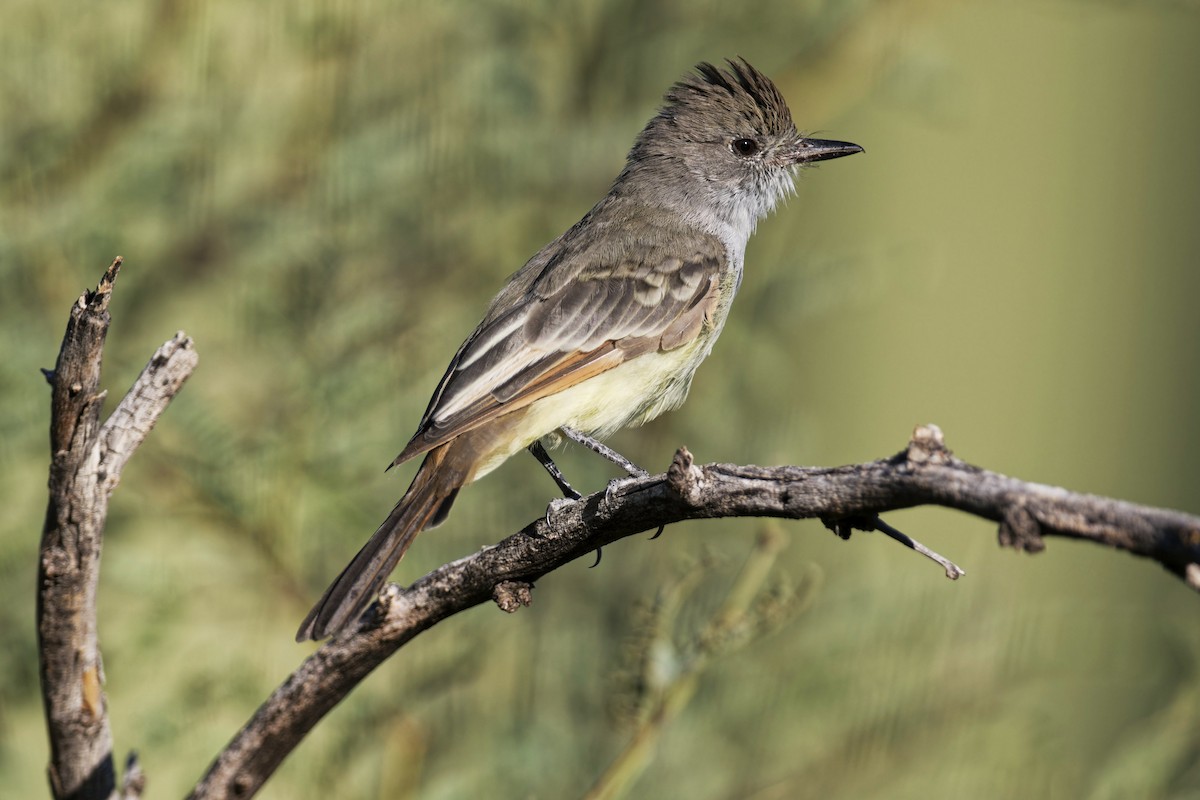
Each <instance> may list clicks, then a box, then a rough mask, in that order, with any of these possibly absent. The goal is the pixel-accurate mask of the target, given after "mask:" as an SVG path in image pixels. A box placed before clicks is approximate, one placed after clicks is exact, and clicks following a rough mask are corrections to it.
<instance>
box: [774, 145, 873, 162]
mask: <svg viewBox="0 0 1200 800" xmlns="http://www.w3.org/2000/svg"><path fill="white" fill-rule="evenodd" d="M861 152H863V149H862V148H861V147H859V146H858V145H856V144H851V143H850V142H835V141H832V140H830V139H801V140H800V141H799V142H797V143H796V148H795V149H794V150H793V151H792V160H793V163H796V164H811V163H812V162H814V161H828V160H829V159H831V158H841V157H842V156H852V155H854V154H855V153H861Z"/></svg>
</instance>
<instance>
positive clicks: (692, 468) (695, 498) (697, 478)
mask: <svg viewBox="0 0 1200 800" xmlns="http://www.w3.org/2000/svg"><path fill="white" fill-rule="evenodd" d="M703 482H704V472H703V471H702V470H701V469H700V468H699V467H697V466H696V460H695V458H693V457H692V454H691V453H690V452H688V449H687V448H686V447H680V448H679V449H678V450H676V451H675V457H674V458H673V459H671V467H670V469H668V470H667V485H668V486H670V487H671V491H673V492H675V494H677V495H679V496H680V497H681V498H682V499H683V500H685V501H686V502H687V503H688V504H689V505H693V506H694V505H697V504H699V502H700V497H701V493H702V489H703V485H702V484H703Z"/></svg>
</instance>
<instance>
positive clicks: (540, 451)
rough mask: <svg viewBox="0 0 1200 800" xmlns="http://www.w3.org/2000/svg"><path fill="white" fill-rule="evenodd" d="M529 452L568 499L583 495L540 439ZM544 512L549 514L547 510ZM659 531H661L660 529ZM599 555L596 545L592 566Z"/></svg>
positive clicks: (561, 501)
mask: <svg viewBox="0 0 1200 800" xmlns="http://www.w3.org/2000/svg"><path fill="white" fill-rule="evenodd" d="M529 452H530V453H532V454H533V457H534V458H536V459H537V460H538V463H539V464H541V465H542V468H543V469H545V470H546V472H548V473H550V477H551V478H552V479H553V480H554V482H555V483H557V484H558V488H559V490H561V491H562V493H563V495H564V496H565V497H567V498H568V499H569V500H579V499H581V498H582V497H583V495H581V494H580V493H579V492H577V491H575V487H574V486H572V485H571V484H570V483H568V482H567V476H565V475H563V474H562V470H561V469H559V468H558V464H555V463H554V459H552V458H551V457H550V454H549V453H547V452H546V448H545V447H543V446H542V441H541V440H540V439H539V440H537V441H535V442H534V443H533V444H531V445H529ZM565 502H567V501H566V500H555V501H554V503H565ZM554 503H551V504H550V505H551V507H553V505H554ZM546 513H547V514H549V511H548V510H547V512H546ZM660 533H661V531H660ZM601 555H602V554H601V551H600V548H599V547H597V548H596V560H595V561H594V562H592V567H595V566H597V565H598V564H599V563H600V557H601ZM590 568H591V567H589V569H590Z"/></svg>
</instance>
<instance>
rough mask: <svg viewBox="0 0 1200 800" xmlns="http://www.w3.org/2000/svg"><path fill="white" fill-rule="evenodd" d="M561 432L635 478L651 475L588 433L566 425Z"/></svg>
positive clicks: (661, 528) (598, 560) (597, 552)
mask: <svg viewBox="0 0 1200 800" xmlns="http://www.w3.org/2000/svg"><path fill="white" fill-rule="evenodd" d="M559 430H560V431H562V433H563V436H566V437H567V438H568V439H570V440H571V441H573V442H576V443H578V444H581V445H583V446H584V447H586V448H587V449H589V450H591V451H592V452H593V453H597V454H599V455H602V456H604V457H605V458H607V459H608V460H609V461H611V462H612V463H614V464H616V465H617V466H618V467H620V468H621V469H623V470H625V471H626V472H628V473H629V474H630V475H631V476H632V477H634V478H644V477H646V476H647V475H649V474H650V473H649V472H647V471H646V470H644V469H642V468H641V467H639V466H638V465H637V464H635V463H633V462H632V461H630V460H629V459H628V458H626V457H625V456H623V455H621V454H620V453H618V452H617V451H616V450H613V449H612V448H611V447H609V446H608V445H606V444H605V443H604V442H602V441H600V440H599V439H594V438H592V437H591V436H588V435H587V434H586V433H583V432H582V431H577V430H575V429H574V428H568V427H567V426H565V425H564V426H563V427H561V428H559ZM666 529H667V526H666V525H659V526H658V530H657V531H655V533H654V535H653V536H651V537H650V538H651V539H657V538H658V537H659V536H662V532H663V531H664V530H666ZM599 563H600V551H599V550H597V551H596V564H599ZM596 564H592V566H593V567H594V566H596Z"/></svg>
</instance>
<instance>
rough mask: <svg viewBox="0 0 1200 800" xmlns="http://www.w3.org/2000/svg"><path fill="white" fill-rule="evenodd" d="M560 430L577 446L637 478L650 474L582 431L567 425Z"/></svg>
mask: <svg viewBox="0 0 1200 800" xmlns="http://www.w3.org/2000/svg"><path fill="white" fill-rule="evenodd" d="M559 430H560V431H562V432H563V436H566V437H567V438H568V439H570V440H571V441H573V442H576V443H577V444H581V445H583V446H584V447H586V448H587V449H588V450H591V451H592V452H593V453H596V454H598V455H601V456H604V457H605V458H607V459H608V460H609V461H611V462H612V463H614V464H616V465H617V466H618V467H620V468H621V469H623V470H625V471H626V472H628V473H629V474H630V475H632V476H633V477H635V478H644V477H646V476H647V475H649V474H650V473H649V472H647V471H646V470H644V469H642V468H641V467H639V466H638V465H637V464H635V463H633V462H632V461H630V460H629V459H628V458H626V457H625V456H623V455H621V454H620V453H618V452H617V451H616V450H613V449H612V448H611V447H609V446H608V445H606V444H605V443H604V442H601V441H600V440H598V439H593V438H592V437H591V436H588V435H587V434H586V433H583V432H582V431H577V430H575V429H574V428H568V427H567V426H565V425H564V426H563V427H561V428H559Z"/></svg>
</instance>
